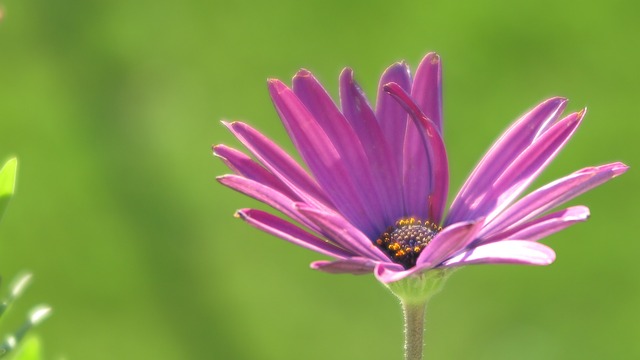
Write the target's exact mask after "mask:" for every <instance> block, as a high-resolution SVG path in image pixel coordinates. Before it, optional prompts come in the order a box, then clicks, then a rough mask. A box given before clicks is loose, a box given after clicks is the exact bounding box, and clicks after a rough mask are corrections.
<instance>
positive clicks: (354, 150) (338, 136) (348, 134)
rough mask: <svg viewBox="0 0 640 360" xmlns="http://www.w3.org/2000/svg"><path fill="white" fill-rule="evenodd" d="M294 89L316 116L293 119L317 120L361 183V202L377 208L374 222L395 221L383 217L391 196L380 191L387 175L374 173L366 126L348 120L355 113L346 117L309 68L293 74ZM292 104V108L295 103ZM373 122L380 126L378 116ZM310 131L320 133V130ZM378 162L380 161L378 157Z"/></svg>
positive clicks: (353, 177)
mask: <svg viewBox="0 0 640 360" xmlns="http://www.w3.org/2000/svg"><path fill="white" fill-rule="evenodd" d="M293 92H294V93H295V95H296V96H297V97H298V99H299V100H300V101H301V102H302V104H304V106H305V107H306V108H307V110H308V111H309V113H310V114H311V117H312V119H313V120H311V119H309V118H306V117H302V118H298V119H294V120H293V121H298V122H300V121H306V122H311V121H315V123H316V124H317V127H318V128H320V129H322V132H324V133H326V136H327V138H328V139H329V140H328V141H330V142H331V144H332V145H333V146H334V147H335V149H336V151H337V152H338V154H339V157H340V161H341V162H342V163H343V164H344V166H345V168H346V169H348V171H349V176H350V177H352V179H353V184H358V188H359V189H361V190H362V194H361V195H360V201H361V202H362V204H363V206H364V207H365V208H366V209H377V213H374V214H372V221H374V222H375V223H389V222H391V221H395V219H388V218H383V217H382V216H383V214H384V210H385V207H383V204H385V205H386V204H388V199H383V198H382V196H383V194H381V193H380V190H379V189H380V188H382V186H381V185H380V184H378V183H377V181H376V180H377V179H379V178H380V176H381V175H382V176H385V174H384V173H382V172H381V173H380V174H379V173H377V172H376V173H373V172H372V168H375V166H376V164H375V163H372V161H371V160H372V159H371V157H370V156H368V155H369V154H367V152H368V149H367V148H368V146H369V143H368V141H366V140H367V139H366V135H367V133H366V132H364V133H363V132H361V130H364V129H361V128H359V127H356V126H354V122H353V121H350V122H347V118H348V117H349V115H352V114H351V113H348V114H347V118H345V116H343V115H342V113H340V111H339V110H338V108H337V107H336V105H335V104H334V102H333V100H331V97H330V96H329V94H327V92H326V91H325V89H324V88H323V87H322V85H321V84H320V83H319V82H318V80H316V78H315V77H314V76H313V75H312V74H311V73H310V72H309V71H307V70H300V71H299V72H298V73H297V74H296V76H294V78H293ZM361 105H363V104H361ZM289 106H290V107H293V106H295V105H289ZM349 120H351V119H349ZM372 121H373V125H374V126H375V129H377V128H378V124H377V123H376V122H375V118H373V119H372ZM358 125H359V124H358ZM311 126H316V125H315V124H305V125H304V127H311ZM378 131H379V129H378ZM309 132H311V133H313V132H316V133H317V132H318V130H312V131H309ZM363 136H365V138H363ZM363 140H364V141H363ZM376 155H378V154H376ZM385 156H386V154H385ZM382 160H386V159H382ZM376 161H381V160H380V159H378V160H376ZM376 170H378V169H376ZM386 176H388V175H386Z"/></svg>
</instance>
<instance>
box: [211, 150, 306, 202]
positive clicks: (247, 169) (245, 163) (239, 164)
mask: <svg viewBox="0 0 640 360" xmlns="http://www.w3.org/2000/svg"><path fill="white" fill-rule="evenodd" d="M213 154H214V155H215V156H217V157H219V158H220V159H222V161H224V163H225V164H226V165H227V166H228V167H229V168H230V169H231V170H232V171H233V172H234V173H236V174H238V175H242V176H244V177H246V178H248V179H251V180H254V181H257V182H259V183H262V184H264V185H266V186H268V187H270V188H273V189H274V190H277V191H279V192H281V193H283V194H284V195H286V196H288V197H290V198H292V199H295V200H300V199H299V198H298V197H297V196H296V194H295V193H293V192H292V191H291V189H289V187H287V186H286V185H285V184H284V183H283V182H282V181H280V179H278V178H277V177H276V176H275V175H273V174H272V173H270V172H269V170H267V169H265V168H264V167H262V166H261V165H260V164H258V163H257V162H255V161H253V159H251V158H250V157H249V156H247V155H245V154H244V153H242V152H241V151H238V150H236V149H234V148H231V147H228V146H226V145H216V146H214V147H213Z"/></svg>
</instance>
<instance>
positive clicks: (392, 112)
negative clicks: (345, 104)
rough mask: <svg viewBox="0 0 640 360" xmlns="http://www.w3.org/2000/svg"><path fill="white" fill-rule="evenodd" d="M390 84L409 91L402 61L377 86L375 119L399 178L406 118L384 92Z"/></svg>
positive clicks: (396, 104)
mask: <svg viewBox="0 0 640 360" xmlns="http://www.w3.org/2000/svg"><path fill="white" fill-rule="evenodd" d="M392 82H393V83H396V84H398V86H400V87H401V88H402V89H403V90H404V91H406V92H410V91H411V76H410V75H409V67H408V66H407V64H406V63H405V62H404V61H403V62H397V63H395V64H393V65H391V66H389V67H388V68H387V69H386V70H385V71H384V73H383V74H382V76H381V77H380V83H379V84H378V98H377V100H376V118H377V119H378V123H379V124H380V129H382V133H383V134H384V135H385V137H386V138H387V144H389V148H390V151H391V154H392V155H393V156H394V157H395V160H394V162H395V164H396V166H397V168H398V172H399V174H398V176H400V175H401V174H400V171H401V170H402V163H403V160H402V156H403V152H404V149H403V147H404V136H405V132H406V130H407V123H408V121H407V120H408V117H407V112H406V111H405V110H404V108H403V107H402V106H401V105H400V104H398V102H397V101H395V100H394V99H393V97H392V96H391V95H389V94H388V93H387V92H386V91H384V85H386V84H388V83H392ZM401 181H402V180H401V178H400V179H398V182H401Z"/></svg>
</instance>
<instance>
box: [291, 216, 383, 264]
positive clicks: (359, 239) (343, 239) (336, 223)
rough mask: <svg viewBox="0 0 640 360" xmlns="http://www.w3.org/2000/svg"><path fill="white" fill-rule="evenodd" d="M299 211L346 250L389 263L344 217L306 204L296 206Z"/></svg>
mask: <svg viewBox="0 0 640 360" xmlns="http://www.w3.org/2000/svg"><path fill="white" fill-rule="evenodd" d="M296 206H297V208H298V211H299V212H300V213H302V214H303V215H304V216H305V217H306V218H308V219H309V220H311V221H313V222H314V223H315V224H316V226H318V227H319V228H320V229H321V230H322V233H323V234H324V235H325V236H326V237H327V238H329V239H332V240H333V241H335V242H336V243H337V244H338V245H340V246H341V247H343V248H344V249H346V250H348V251H350V252H352V253H354V254H357V255H360V256H362V257H365V258H369V259H372V260H376V261H389V258H388V257H387V256H386V255H385V254H384V253H383V252H382V251H380V249H378V248H377V247H376V246H375V245H373V243H372V242H371V240H369V238H368V237H367V236H366V235H365V234H364V233H362V231H360V230H358V229H357V228H356V227H354V226H353V225H351V224H350V223H349V222H348V221H347V220H345V219H344V218H343V217H342V216H339V215H335V214H331V213H327V212H323V211H320V210H318V209H314V208H311V207H309V206H307V205H306V204H296Z"/></svg>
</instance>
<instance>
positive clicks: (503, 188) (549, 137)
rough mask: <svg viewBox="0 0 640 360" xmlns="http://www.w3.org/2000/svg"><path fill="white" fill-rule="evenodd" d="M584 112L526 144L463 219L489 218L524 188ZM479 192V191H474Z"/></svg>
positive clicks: (566, 139) (554, 152) (560, 144)
mask: <svg viewBox="0 0 640 360" xmlns="http://www.w3.org/2000/svg"><path fill="white" fill-rule="evenodd" d="M583 116H584V111H581V112H579V113H573V114H571V115H569V116H567V117H566V118H564V119H562V120H560V121H558V122H557V123H556V124H554V125H553V126H552V127H551V128H549V130H547V132H545V133H544V134H542V135H541V136H540V137H539V138H538V139H536V140H535V141H534V142H533V143H532V144H531V145H530V146H529V147H527V148H526V149H525V150H524V151H523V152H522V153H521V154H520V155H519V156H518V157H517V158H516V159H515V160H514V161H513V162H512V163H511V164H510V165H509V166H508V167H507V168H506V170H504V172H503V173H502V174H501V175H500V177H499V178H498V179H497V180H496V181H495V182H494V183H493V185H492V186H490V187H488V188H487V189H485V190H484V193H483V194H481V195H482V196H479V197H478V198H477V199H475V201H474V203H473V204H472V205H471V206H470V207H469V211H468V212H467V215H466V216H465V217H466V218H469V219H474V218H477V217H480V216H486V217H487V222H489V221H491V220H492V219H493V218H494V217H495V216H496V215H497V214H499V213H500V211H502V210H503V209H504V208H505V207H507V206H509V204H511V202H512V201H513V200H514V199H515V198H516V197H518V195H520V194H521V193H522V191H524V190H525V189H526V188H527V186H529V184H531V182H533V180H535V178H536V177H537V176H538V175H539V174H540V172H541V171H542V170H544V168H545V167H546V166H547V165H548V164H549V163H550V162H551V160H553V158H555V156H556V155H557V153H558V152H559V151H560V150H561V149H562V148H563V147H564V145H565V144H566V143H567V141H568V140H569V138H571V136H572V135H573V133H574V132H575V130H576V129H577V128H578V126H579V125H580V122H581V121H582V118H583ZM478 195H480V194H478Z"/></svg>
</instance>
